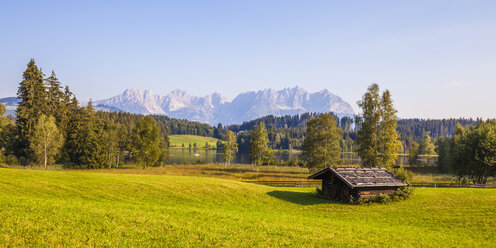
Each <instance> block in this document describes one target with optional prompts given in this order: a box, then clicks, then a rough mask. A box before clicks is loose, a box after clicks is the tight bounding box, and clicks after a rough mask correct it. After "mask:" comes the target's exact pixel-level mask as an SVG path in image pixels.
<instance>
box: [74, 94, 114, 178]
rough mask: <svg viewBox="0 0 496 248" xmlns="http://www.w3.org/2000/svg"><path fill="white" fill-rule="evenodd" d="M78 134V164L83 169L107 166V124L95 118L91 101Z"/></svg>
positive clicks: (86, 108)
mask: <svg viewBox="0 0 496 248" xmlns="http://www.w3.org/2000/svg"><path fill="white" fill-rule="evenodd" d="M77 133H78V135H77V140H76V143H77V146H78V161H77V164H79V165H80V166H82V167H83V168H91V169H96V168H103V167H104V166H105V164H107V149H106V143H105V142H102V139H103V138H104V137H105V136H106V134H105V123H104V121H103V120H102V119H100V118H98V117H96V116H95V110H94V108H93V105H92V103H91V100H90V102H89V103H88V105H87V106H86V107H85V109H84V113H83V116H82V121H81V122H80V125H79V127H78V130H77Z"/></svg>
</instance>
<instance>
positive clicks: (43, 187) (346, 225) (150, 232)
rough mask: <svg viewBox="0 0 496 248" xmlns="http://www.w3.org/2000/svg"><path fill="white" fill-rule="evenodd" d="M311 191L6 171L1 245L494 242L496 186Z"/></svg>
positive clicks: (0, 174) (0, 180) (1, 188)
mask: <svg viewBox="0 0 496 248" xmlns="http://www.w3.org/2000/svg"><path fill="white" fill-rule="evenodd" d="M313 191H314V189H312V188H273V187H267V186H262V185H254V184H248V183H243V182H237V181H232V180H225V179H216V178H199V177H182V176H161V175H133V174H106V173H99V172H74V171H35V170H24V169H0V244H2V246H7V247H8V246H15V247H26V246H31V247H44V246H65V247H77V246H100V247H101V246H107V247H129V246H133V247H135V246H139V247H253V246H255V247H257V246H258V247H259V246H262V247H278V246H288V247H324V246H328V247H342V246H345V247H349V246H351V247H413V246H415V247H440V246H442V247H490V246H493V245H494V244H495V243H496V235H494V233H496V190H495V189H418V190H417V194H416V195H415V196H414V197H413V198H412V199H410V200H407V201H404V202H396V203H391V204H385V205H381V204H372V205H355V206H352V205H347V204H337V203H330V202H327V201H324V200H321V199H319V198H316V197H315V195H314V193H313Z"/></svg>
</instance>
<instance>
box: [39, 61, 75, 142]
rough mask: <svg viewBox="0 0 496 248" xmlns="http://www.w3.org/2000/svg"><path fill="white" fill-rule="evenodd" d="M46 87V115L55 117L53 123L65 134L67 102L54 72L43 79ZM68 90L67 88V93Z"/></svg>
mask: <svg viewBox="0 0 496 248" xmlns="http://www.w3.org/2000/svg"><path fill="white" fill-rule="evenodd" d="M45 82H46V85H47V89H48V91H47V94H48V114H49V115H51V116H53V117H55V121H56V123H57V126H58V127H59V129H60V131H61V132H62V133H64V134H65V131H66V126H67V123H68V121H69V120H68V117H67V115H68V111H69V110H68V108H67V106H66V104H67V102H68V101H67V100H66V95H65V94H64V92H63V91H62V86H61V85H60V82H59V80H58V79H57V76H56V75H55V72H54V71H52V75H50V77H48V78H47V79H45ZM68 90H69V89H68V88H67V91H68Z"/></svg>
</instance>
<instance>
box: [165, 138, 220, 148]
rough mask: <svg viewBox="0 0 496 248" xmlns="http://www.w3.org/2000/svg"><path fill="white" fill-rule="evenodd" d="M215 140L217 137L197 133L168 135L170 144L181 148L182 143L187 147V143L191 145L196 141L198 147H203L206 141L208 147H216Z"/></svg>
mask: <svg viewBox="0 0 496 248" xmlns="http://www.w3.org/2000/svg"><path fill="white" fill-rule="evenodd" d="M217 141H218V139H216V138H212V137H203V136H197V135H169V142H170V146H171V147H175V148H182V146H183V144H184V147H185V148H188V147H189V144H191V147H193V144H194V143H196V145H197V147H198V148H204V147H205V144H206V142H208V145H209V146H210V148H216V147H217Z"/></svg>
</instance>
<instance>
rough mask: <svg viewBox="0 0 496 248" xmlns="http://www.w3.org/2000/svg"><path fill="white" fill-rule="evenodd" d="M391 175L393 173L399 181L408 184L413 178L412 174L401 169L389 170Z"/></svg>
mask: <svg viewBox="0 0 496 248" xmlns="http://www.w3.org/2000/svg"><path fill="white" fill-rule="evenodd" d="M391 173H393V174H394V175H395V176H396V177H398V178H399V179H400V180H402V181H405V182H409V181H410V180H411V179H412V177H413V172H411V171H409V170H406V169H405V168H403V167H399V168H393V169H391Z"/></svg>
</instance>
